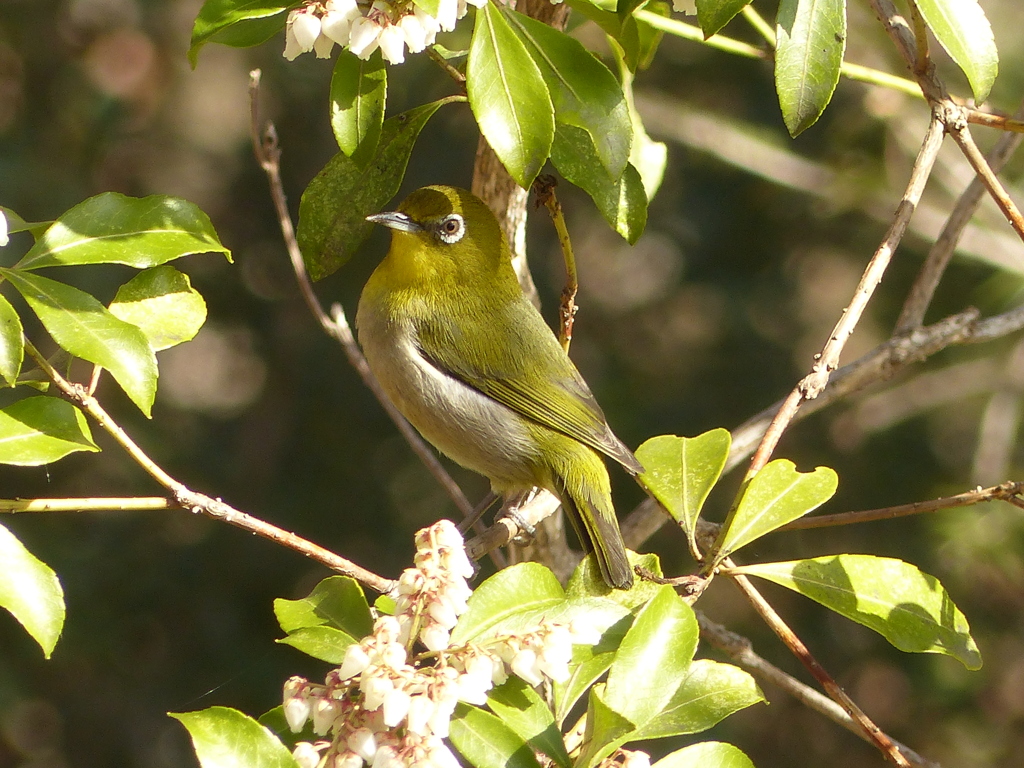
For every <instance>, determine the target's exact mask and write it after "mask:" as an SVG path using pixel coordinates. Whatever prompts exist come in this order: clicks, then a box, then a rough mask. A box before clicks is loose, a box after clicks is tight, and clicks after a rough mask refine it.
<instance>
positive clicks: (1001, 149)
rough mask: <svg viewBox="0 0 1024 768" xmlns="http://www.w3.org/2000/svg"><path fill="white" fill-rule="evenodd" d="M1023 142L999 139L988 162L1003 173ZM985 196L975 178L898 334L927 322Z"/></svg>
mask: <svg viewBox="0 0 1024 768" xmlns="http://www.w3.org/2000/svg"><path fill="white" fill-rule="evenodd" d="M1017 115H1019V116H1021V117H1024V105H1022V106H1021V107H1020V108H1019V109H1018V110H1017ZM1022 140H1024V134H1018V133H1006V134H1004V135H1002V136H1000V137H999V141H998V142H996V145H995V146H994V147H993V148H992V151H991V152H990V153H989V156H988V162H989V165H990V167H991V168H992V170H993V171H996V172H998V171H1000V170H1002V168H1003V167H1004V166H1005V165H1006V163H1008V162H1009V160H1010V158H1011V157H1012V156H1013V153H1014V152H1015V151H1016V150H1017V147H1019V146H1020V143H1021V141H1022ZM984 192H985V186H984V184H983V183H982V181H981V178H980V177H979V176H977V175H975V177H974V178H973V179H972V180H971V183H970V184H968V185H967V189H965V190H964V191H963V194H961V195H960V198H959V199H958V200H957V201H956V204H955V205H954V206H953V210H952V212H951V213H950V214H949V218H947V219H946V223H945V225H944V226H943V228H942V232H941V233H940V234H939V237H938V239H936V241H935V243H934V244H933V245H932V247H931V250H929V251H928V257H927V258H926V259H925V261H924V264H922V265H921V270H920V272H918V275H917V277H916V278H915V279H914V284H913V285H912V286H911V288H910V292H909V293H908V294H907V299H906V301H905V302H904V304H903V309H902V310H901V311H900V317H899V320H897V322H896V330H895V333H896V334H900V333H906V332H907V331H909V330H911V329H913V328H916V327H918V326H919V325H921V323H923V322H924V317H925V313H926V312H927V311H928V307H929V305H930V304H931V302H932V297H933V296H934V295H935V290H936V289H937V288H938V286H939V282H940V281H941V280H942V275H943V274H944V273H945V271H946V267H948V266H949V262H950V260H951V259H952V258H953V252H954V251H955V250H956V246H957V243H959V242H960V238H961V237H962V236H963V233H964V230H965V229H966V228H967V225H968V223H969V222H970V220H971V218H972V217H973V216H974V213H975V211H977V209H978V205H979V204H980V203H981V197H982V195H983V194H984Z"/></svg>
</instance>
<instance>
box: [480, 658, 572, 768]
mask: <svg viewBox="0 0 1024 768" xmlns="http://www.w3.org/2000/svg"><path fill="white" fill-rule="evenodd" d="M487 706H489V707H490V708H491V711H493V712H494V714H496V715H497V716H498V717H499V718H500V719H501V721H502V722H503V723H505V725H507V726H508V727H509V728H511V729H512V730H513V731H515V732H516V734H517V735H518V736H519V737H520V738H521V739H523V740H524V741H526V742H527V743H528V744H529V745H530V746H531V747H533V748H534V749H535V750H537V751H539V752H543V753H544V754H545V755H547V756H548V757H549V758H551V760H552V761H553V762H554V764H555V765H557V766H559V767H560V768H570V766H571V765H572V761H571V760H570V759H569V754H568V753H567V752H566V751H565V742H564V741H563V740H562V733H561V731H559V730H558V725H556V723H555V718H554V715H553V714H552V713H551V709H550V708H549V707H548V705H547V702H545V701H544V699H543V698H541V695H540V694H539V693H537V691H535V690H534V689H533V688H532V687H530V684H529V683H527V682H525V681H523V680H520V679H519V678H518V677H509V679H508V680H506V681H505V682H504V683H502V684H501V685H499V686H497V687H495V688H492V689H491V691H490V693H488V694H487Z"/></svg>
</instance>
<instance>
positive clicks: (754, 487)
mask: <svg viewBox="0 0 1024 768" xmlns="http://www.w3.org/2000/svg"><path fill="white" fill-rule="evenodd" d="M838 486H839V477H838V476H837V475H836V473H835V471H834V470H831V469H829V468H828V467H818V468H817V469H815V470H814V471H813V472H806V473H800V472H797V471H796V466H795V465H794V464H793V462H791V461H789V460H788V459H776V460H775V461H770V462H768V463H767V464H766V465H765V466H764V469H762V470H761V471H760V472H758V473H757V474H756V475H754V477H753V479H752V480H751V481H750V482H749V483H748V484H747V487H746V488H744V489H743V491H742V494H741V496H740V499H739V502H738V503H737V504H736V506H735V507H733V508H732V510H731V511H730V512H729V516H728V518H726V521H725V524H724V525H722V530H721V531H720V532H719V534H718V540H717V541H716V542H715V546H714V548H713V550H712V551H713V552H714V558H713V559H714V561H715V562H716V563H717V562H720V561H721V560H722V558H724V557H726V556H728V555H729V554H730V553H732V552H735V551H736V550H737V549H739V548H740V547H744V546H746V545H747V544H749V543H750V542H752V541H753V540H754V539H757V538H759V537H761V536H764V535H765V534H766V533H769V532H771V531H774V530H775V529H776V528H780V527H782V526H783V525H785V524H786V523H788V522H790V521H791V520H796V519H797V518H799V517H803V516H804V515H806V514H807V513H808V512H810V511H812V510H814V509H816V508H817V507H819V506H821V505H822V504H824V503H825V502H826V501H828V500H829V499H830V498H832V496H833V494H834V493H835V492H836V488H837V487H838Z"/></svg>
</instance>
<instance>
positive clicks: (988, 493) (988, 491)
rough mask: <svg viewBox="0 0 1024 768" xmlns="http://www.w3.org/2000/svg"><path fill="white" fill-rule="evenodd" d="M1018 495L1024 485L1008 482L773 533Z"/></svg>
mask: <svg viewBox="0 0 1024 768" xmlns="http://www.w3.org/2000/svg"><path fill="white" fill-rule="evenodd" d="M1022 492H1024V483H1022V482H1015V481H1009V480H1008V481H1007V482H1005V483H1000V484H999V485H994V486H992V487H991V488H977V489H975V490H973V491H967V492H966V493H958V494H957V495H956V496H944V497H942V498H941V499H931V500H929V501H915V502H913V503H911V504H900V505H898V506H895V507H882V508H880V509H865V510H861V511H859V512H840V513H838V514H835V515H814V516H811V517H802V518H800V519H799V520H794V521H793V522H791V523H787V524H786V525H784V526H782V527H781V528H779V529H777V530H780V531H794V530H801V529H807V528H827V527H829V526H834V525H850V524H852V523H870V522H873V521H875V520H892V519H894V518H897V517H907V516H909V515H921V514H925V513H928V512H938V511H939V510H941V509H956V508H957V507H969V506H971V505H973V504H982V503H984V502H986V501H1010V502H1011V503H1013V499H1015V498H1016V499H1017V500H1018V501H1019V500H1020V494H1021V493H1022Z"/></svg>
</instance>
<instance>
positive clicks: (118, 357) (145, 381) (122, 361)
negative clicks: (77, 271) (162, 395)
mask: <svg viewBox="0 0 1024 768" xmlns="http://www.w3.org/2000/svg"><path fill="white" fill-rule="evenodd" d="M0 275H3V276H4V277H6V278H7V279H8V280H9V281H10V282H11V285H13V286H14V287H15V288H17V289H18V291H19V292H20V293H21V295H22V296H24V297H25V301H27V302H28V305H29V306H30V307H31V308H32V311H33V312H35V313H36V315H37V316H38V317H39V319H40V320H41V321H42V323H43V326H44V327H45V328H46V330H47V331H48V332H49V334H50V335H51V336H52V337H53V340H54V341H56V342H57V343H58V344H59V345H60V346H61V347H62V348H63V349H66V350H67V351H68V352H70V353H71V354H72V355H74V356H75V357H80V358H82V359H83V360H88V361H89V362H90V363H95V364H96V365H99V366H102V367H103V368H106V369H107V370H108V371H110V374H111V375H112V376H113V377H114V379H115V380H116V381H117V383H118V384H120V385H121V388H122V389H123V390H124V391H125V393H126V394H127V395H128V397H130V398H131V399H132V402H133V403H135V404H136V405H137V406H138V407H139V410H141V411H142V412H143V413H144V414H146V416H149V412H150V409H151V408H152V407H153V398H154V397H156V376H157V368H156V356H155V355H154V354H153V350H152V349H151V348H150V346H149V341H148V340H147V339H146V335H145V334H144V333H143V332H142V331H141V330H139V329H138V328H136V327H135V326H134V325H132V324H131V323H126V322H124V321H123V320H119V319H118V318H116V317H114V315H112V314H111V313H110V312H109V311H108V310H107V308H106V307H104V306H103V305H102V304H100V303H99V302H98V301H97V300H96V299H95V298H93V297H92V296H90V295H89V294H88V293H85V292H84V291H80V290H78V289H77V288H72V287H71V286H70V285H65V284H64V283H58V282H57V281H56V280H50V279H49V278H46V277H42V276H40V275H36V274H32V273H31V272H20V271H18V270H13V269H3V268H0Z"/></svg>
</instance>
